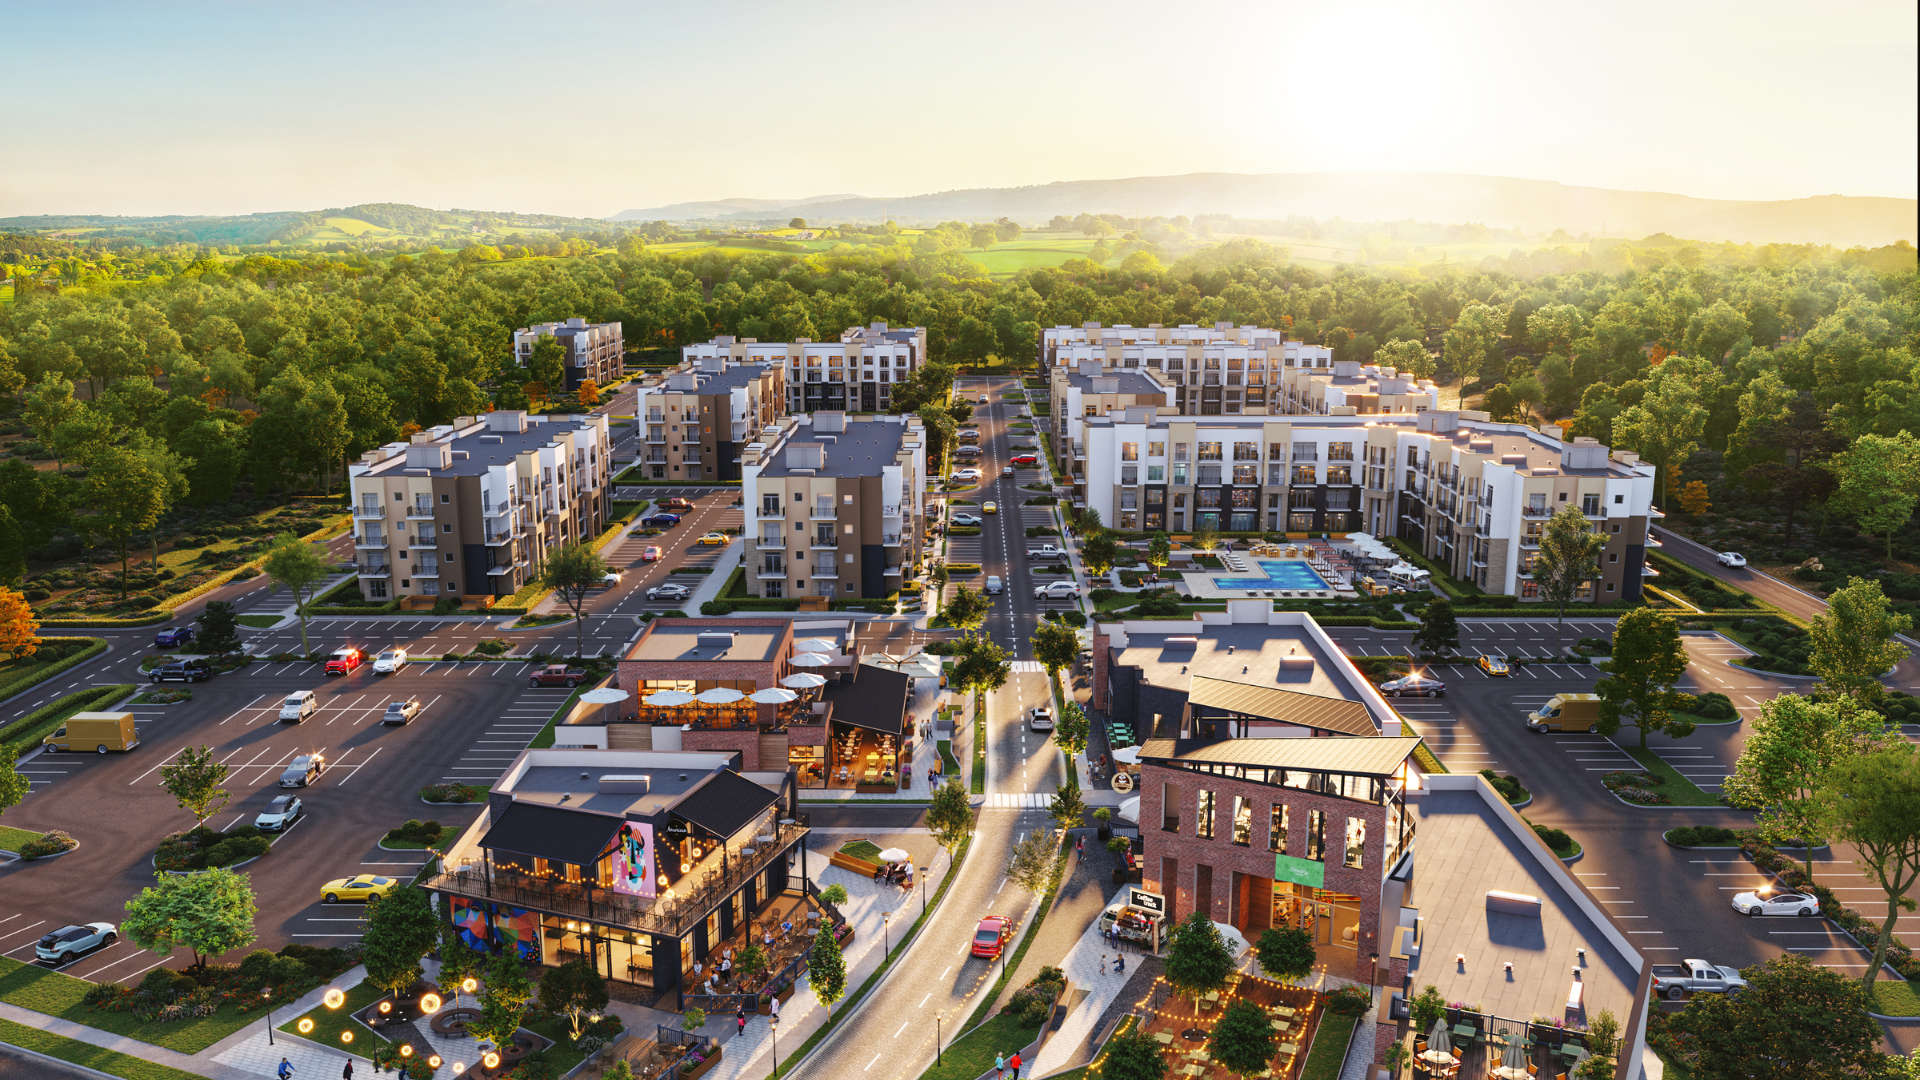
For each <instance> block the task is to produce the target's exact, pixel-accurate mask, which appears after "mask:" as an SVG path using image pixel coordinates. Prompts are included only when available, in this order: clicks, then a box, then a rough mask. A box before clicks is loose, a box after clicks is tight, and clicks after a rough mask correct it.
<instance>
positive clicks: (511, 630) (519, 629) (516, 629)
mask: <svg viewBox="0 0 1920 1080" xmlns="http://www.w3.org/2000/svg"><path fill="white" fill-rule="evenodd" d="M521 618H522V617H521V616H515V617H514V620H513V621H514V622H519V621H520V619H521ZM578 621H579V620H578V619H575V618H574V617H573V616H571V615H569V616H567V617H566V618H564V619H561V620H560V621H559V622H550V623H541V624H540V625H539V626H489V627H488V628H487V629H489V630H493V631H495V632H497V633H502V634H522V633H527V632H530V631H534V630H551V629H553V628H554V627H556V626H565V625H567V624H568V623H570V622H578Z"/></svg>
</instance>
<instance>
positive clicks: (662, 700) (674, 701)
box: [640, 690, 693, 706]
mask: <svg viewBox="0 0 1920 1080" xmlns="http://www.w3.org/2000/svg"><path fill="white" fill-rule="evenodd" d="M640 700H641V701H642V702H643V703H645V704H648V705H666V706H674V705H689V704H692V702H693V695H692V694H689V693H687V692H686V691H685V690H662V691H660V692H659V693H657V694H653V695H650V696H648V697H643V698H641V699H640Z"/></svg>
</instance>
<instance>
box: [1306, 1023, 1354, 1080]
mask: <svg viewBox="0 0 1920 1080" xmlns="http://www.w3.org/2000/svg"><path fill="white" fill-rule="evenodd" d="M1358 1019H1359V1018H1358V1017H1353V1016H1339V1015H1337V1014H1335V1013H1331V1012H1328V1013H1323V1014H1321V1017H1320V1029H1319V1030H1318V1031H1315V1032H1314V1033H1313V1049H1312V1050H1310V1051H1308V1052H1307V1063H1306V1065H1305V1066H1304V1067H1303V1068H1302V1069H1301V1071H1300V1080H1337V1078H1338V1077H1339V1075H1340V1065H1341V1063H1342V1062H1344V1061H1345V1060H1346V1057H1347V1040H1348V1039H1349V1038H1351V1037H1352V1035H1353V1025H1354V1023H1355V1022H1356V1021H1357V1020H1358Z"/></svg>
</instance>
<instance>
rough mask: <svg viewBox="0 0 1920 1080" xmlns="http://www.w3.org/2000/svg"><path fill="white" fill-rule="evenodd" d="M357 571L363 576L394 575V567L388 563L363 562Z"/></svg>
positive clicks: (381, 576) (387, 576) (379, 576)
mask: <svg viewBox="0 0 1920 1080" xmlns="http://www.w3.org/2000/svg"><path fill="white" fill-rule="evenodd" d="M355 572H356V573H358V574H359V575H360V576H361V577H371V578H390V577H392V576H393V567H392V566H390V565H388V564H387V563H361V564H360V566H359V567H358V569H357V570H356V571H355Z"/></svg>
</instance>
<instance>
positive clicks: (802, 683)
mask: <svg viewBox="0 0 1920 1080" xmlns="http://www.w3.org/2000/svg"><path fill="white" fill-rule="evenodd" d="M780 685H781V686H788V687H792V688H793V689H795V690H817V689H819V688H820V687H822V686H825V685H827V680H826V679H825V678H824V677H822V676H819V675H815V674H814V673H813V672H811V671H796V672H794V673H793V674H792V675H789V676H787V677H786V678H784V679H781V680H780Z"/></svg>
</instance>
